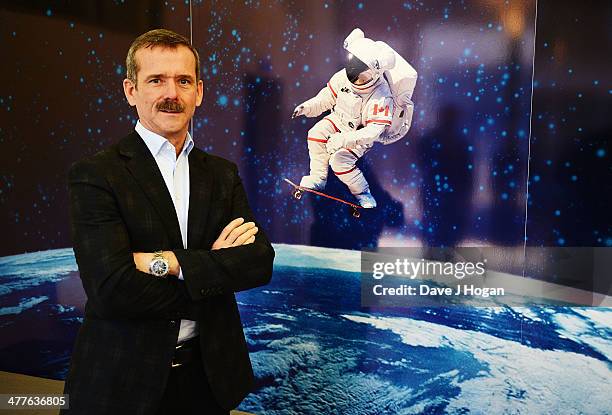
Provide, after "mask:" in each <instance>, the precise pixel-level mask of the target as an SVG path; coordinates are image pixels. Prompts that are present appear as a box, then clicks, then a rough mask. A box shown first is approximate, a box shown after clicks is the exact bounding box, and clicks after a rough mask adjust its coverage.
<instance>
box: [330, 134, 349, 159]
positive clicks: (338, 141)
mask: <svg viewBox="0 0 612 415" xmlns="http://www.w3.org/2000/svg"><path fill="white" fill-rule="evenodd" d="M345 138H346V136H345V135H344V134H342V133H336V134H332V135H331V136H330V137H329V138H328V139H327V143H326V144H325V149H326V150H327V152H328V153H329V154H334V153H335V152H336V151H338V150H340V149H341V148H342V147H344V142H345Z"/></svg>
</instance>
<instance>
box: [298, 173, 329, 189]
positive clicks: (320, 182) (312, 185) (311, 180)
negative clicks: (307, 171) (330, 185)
mask: <svg viewBox="0 0 612 415" xmlns="http://www.w3.org/2000/svg"><path fill="white" fill-rule="evenodd" d="M326 184H327V180H325V179H322V178H320V177H316V176H310V175H308V176H304V177H302V180H300V186H302V187H306V188H308V189H312V190H319V191H322V190H323V189H325V185H326Z"/></svg>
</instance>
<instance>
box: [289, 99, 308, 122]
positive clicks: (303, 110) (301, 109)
mask: <svg viewBox="0 0 612 415" xmlns="http://www.w3.org/2000/svg"><path fill="white" fill-rule="evenodd" d="M307 113H308V107H307V104H306V103H305V102H302V103H301V104H300V105H298V106H297V107H295V109H294V110H293V114H291V119H293V118H295V117H299V116H300V115H306V114H307Z"/></svg>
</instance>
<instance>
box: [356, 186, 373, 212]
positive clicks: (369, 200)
mask: <svg viewBox="0 0 612 415" xmlns="http://www.w3.org/2000/svg"><path fill="white" fill-rule="evenodd" d="M355 197H356V198H357V200H358V201H359V205H360V206H361V207H362V208H365V209H371V208H375V207H376V199H374V196H372V193H370V191H369V190H367V191H365V192H363V193H360V194H358V195H355Z"/></svg>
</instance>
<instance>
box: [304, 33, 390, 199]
mask: <svg viewBox="0 0 612 415" xmlns="http://www.w3.org/2000/svg"><path fill="white" fill-rule="evenodd" d="M344 48H345V49H346V50H347V51H348V52H349V53H350V55H349V60H348V63H347V65H346V67H345V68H344V69H342V70H340V71H338V72H337V73H335V74H334V75H333V76H332V77H331V79H330V80H329V82H328V83H327V85H326V86H325V87H324V88H323V89H322V90H321V91H320V92H319V93H318V94H317V95H316V96H315V97H313V98H311V99H309V100H308V101H305V102H303V103H302V104H300V105H298V106H297V107H296V108H295V111H294V112H293V117H296V116H299V115H304V116H306V117H317V116H319V115H321V114H322V113H323V112H325V111H328V110H331V113H330V114H329V115H327V116H326V117H324V118H323V119H322V120H319V121H318V122H317V123H316V124H315V125H314V126H313V127H312V128H311V129H310V130H309V131H308V153H309V156H310V174H309V175H307V176H304V177H302V180H301V181H300V185H301V186H304V187H308V188H311V189H315V190H322V189H324V188H325V184H326V182H327V170H328V166H331V168H332V171H333V172H334V173H335V174H336V176H337V177H338V178H339V179H340V180H341V181H342V182H343V183H344V184H346V186H347V187H348V188H349V190H350V191H351V193H352V194H353V195H354V196H355V197H356V198H357V200H358V201H359V204H360V205H361V206H362V207H364V208H373V207H376V200H375V199H374V197H372V194H371V193H370V189H369V185H368V182H367V181H366V179H365V177H364V176H363V173H362V172H361V171H360V170H359V168H357V166H356V165H355V162H356V161H357V160H358V159H359V158H361V157H362V156H363V155H364V154H365V153H367V152H368V151H369V150H370V149H371V148H372V147H373V145H374V142H375V141H377V139H378V138H379V137H380V136H381V135H382V134H383V132H384V131H385V129H387V128H388V127H389V126H390V125H391V122H392V118H393V110H394V102H393V94H392V92H391V90H390V87H389V84H388V83H387V81H386V80H385V77H384V76H383V73H384V71H385V70H387V69H391V68H392V67H393V66H394V64H395V52H394V51H393V49H391V48H390V47H389V46H388V45H387V44H386V43H384V42H375V41H373V40H371V39H368V38H366V37H364V33H363V31H361V30H360V29H355V30H353V31H352V32H351V34H350V35H349V36H348V37H347V38H346V40H345V41H344Z"/></svg>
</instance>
